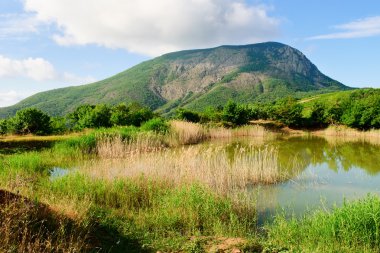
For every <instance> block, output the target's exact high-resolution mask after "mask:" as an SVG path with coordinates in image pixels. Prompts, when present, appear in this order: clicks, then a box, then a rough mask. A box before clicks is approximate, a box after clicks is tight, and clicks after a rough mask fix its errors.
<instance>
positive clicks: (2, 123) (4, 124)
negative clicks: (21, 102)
mask: <svg viewBox="0 0 380 253" xmlns="http://www.w3.org/2000/svg"><path fill="white" fill-rule="evenodd" d="M6 133H8V121H7V120H6V119H0V135H4V134H6Z"/></svg>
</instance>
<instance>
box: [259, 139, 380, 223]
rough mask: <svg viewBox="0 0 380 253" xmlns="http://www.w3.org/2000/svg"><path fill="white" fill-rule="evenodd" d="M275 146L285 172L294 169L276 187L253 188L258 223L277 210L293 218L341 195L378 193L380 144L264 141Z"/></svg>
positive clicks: (338, 201) (349, 197)
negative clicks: (287, 178)
mask: <svg viewBox="0 0 380 253" xmlns="http://www.w3.org/2000/svg"><path fill="white" fill-rule="evenodd" d="M266 145H274V146H276V147H277V148H278V149H279V163H280V164H281V167H282V168H283V169H284V170H288V171H291V170H294V168H295V167H294V164H297V167H298V168H297V173H294V175H293V178H291V179H290V180H289V181H287V182H283V183H281V184H278V185H268V186H257V187H255V188H253V189H252V191H254V192H255V193H256V194H257V208H258V213H259V223H262V222H264V221H268V220H270V218H271V217H272V216H273V215H274V214H275V213H276V212H277V211H278V210H286V212H287V213H288V214H290V213H293V214H295V215H297V216H299V215H302V214H304V213H306V212H308V211H312V210H314V209H316V208H326V209H329V208H331V207H332V206H333V205H335V204H336V205H338V206H339V205H341V204H342V203H343V201H344V199H347V200H352V199H357V198H361V197H363V196H365V195H367V194H368V193H372V194H379V195H380V174H379V172H380V156H379V154H380V146H376V145H371V144H368V143H365V142H338V143H337V142H330V141H329V140H328V139H324V138H317V137H296V138H289V139H277V140H274V141H271V142H269V143H267V144H266Z"/></svg>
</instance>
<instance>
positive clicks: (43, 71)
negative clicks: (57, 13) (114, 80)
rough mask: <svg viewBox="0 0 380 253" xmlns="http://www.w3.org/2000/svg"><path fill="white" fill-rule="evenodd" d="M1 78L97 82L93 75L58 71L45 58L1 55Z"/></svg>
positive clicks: (76, 83)
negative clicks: (16, 57)
mask: <svg viewBox="0 0 380 253" xmlns="http://www.w3.org/2000/svg"><path fill="white" fill-rule="evenodd" d="M1 78H26V79H30V80H33V81H35V82H45V83H46V82H50V83H64V84H69V85H78V84H87V83H92V82H95V81H96V79H95V78H94V77H92V76H85V77H82V76H78V75H75V74H73V73H69V72H63V73H60V72H58V71H57V70H56V69H55V68H54V66H53V64H51V63H50V62H49V61H47V60H45V59H43V58H27V59H21V60H18V59H11V58H7V57H5V56H2V55H0V79H1Z"/></svg>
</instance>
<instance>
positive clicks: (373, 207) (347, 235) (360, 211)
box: [268, 196, 380, 252]
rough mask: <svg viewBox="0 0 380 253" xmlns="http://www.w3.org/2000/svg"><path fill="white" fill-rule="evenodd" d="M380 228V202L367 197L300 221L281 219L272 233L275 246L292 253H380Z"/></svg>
mask: <svg viewBox="0 0 380 253" xmlns="http://www.w3.org/2000/svg"><path fill="white" fill-rule="evenodd" d="M379 228H380V199H379V198H378V197H375V196H367V197H366V198H365V199H363V200H359V201H354V202H351V203H348V202H345V203H344V205H343V206H342V207H341V208H335V209H334V210H333V211H331V212H326V211H322V210H321V211H318V212H317V213H315V214H314V215H309V216H305V217H303V218H302V219H300V220H297V219H295V218H293V219H291V220H287V219H286V218H285V217H284V216H278V217H277V219H276V221H275V222H274V224H273V225H272V226H270V227H268V231H269V238H270V241H271V242H272V243H274V244H276V245H279V246H282V247H285V248H287V249H288V250H289V251H290V252H301V251H302V252H379V250H380V229H379Z"/></svg>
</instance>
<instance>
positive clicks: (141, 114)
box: [127, 108, 155, 127]
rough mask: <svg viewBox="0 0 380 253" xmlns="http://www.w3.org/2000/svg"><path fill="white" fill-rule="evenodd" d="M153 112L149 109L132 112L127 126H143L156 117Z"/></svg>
mask: <svg viewBox="0 0 380 253" xmlns="http://www.w3.org/2000/svg"><path fill="white" fill-rule="evenodd" d="M154 116H155V115H154V113H153V112H152V110H150V109H148V108H142V109H139V110H134V111H131V112H130V113H129V115H128V120H127V125H132V126H137V127H139V126H141V124H143V123H144V122H146V121H148V120H150V119H152V118H153V117H154Z"/></svg>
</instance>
